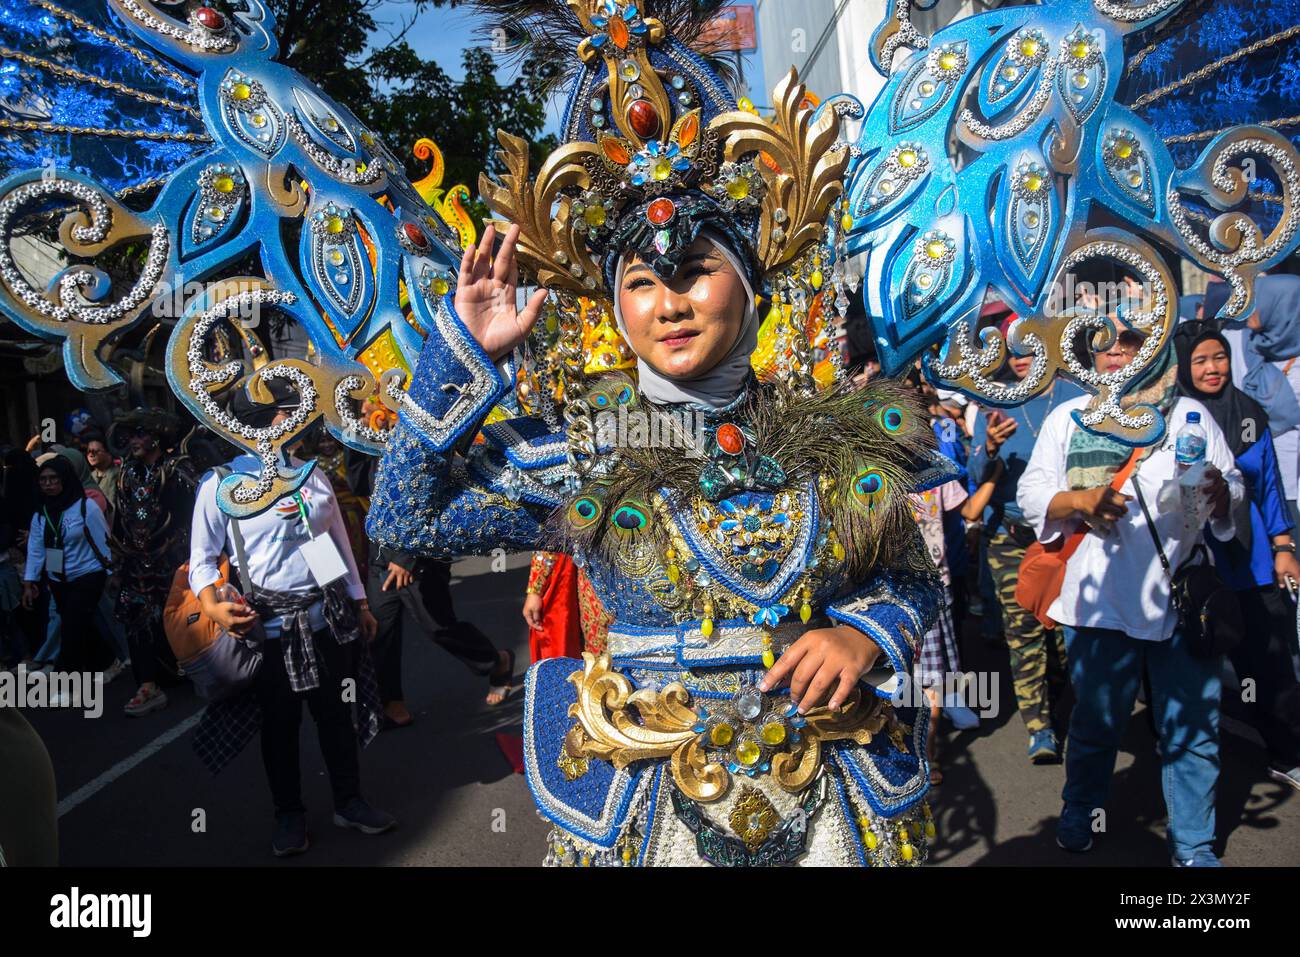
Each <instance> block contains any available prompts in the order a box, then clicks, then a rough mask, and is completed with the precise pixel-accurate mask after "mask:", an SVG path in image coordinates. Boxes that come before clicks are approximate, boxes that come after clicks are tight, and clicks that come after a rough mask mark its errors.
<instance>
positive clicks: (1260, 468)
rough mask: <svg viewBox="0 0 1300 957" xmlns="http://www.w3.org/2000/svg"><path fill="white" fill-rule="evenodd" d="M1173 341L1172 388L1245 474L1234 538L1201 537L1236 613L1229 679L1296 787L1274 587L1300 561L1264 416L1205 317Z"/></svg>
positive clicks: (1291, 684)
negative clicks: (1241, 630)
mask: <svg viewBox="0 0 1300 957" xmlns="http://www.w3.org/2000/svg"><path fill="white" fill-rule="evenodd" d="M1174 347H1175V349H1176V350H1177V352H1178V391H1179V392H1180V393H1181V394H1182V395H1186V396H1190V397H1191V398H1193V399H1197V400H1198V401H1200V402H1201V403H1202V404H1203V405H1204V406H1205V407H1206V408H1207V409H1209V411H1210V414H1211V415H1212V416H1213V417H1214V421H1215V422H1216V424H1218V426H1219V428H1220V429H1221V430H1222V432H1223V434H1224V436H1225V437H1226V438H1227V440H1228V444H1229V446H1230V447H1231V449H1232V454H1233V457H1234V458H1235V459H1236V461H1237V468H1239V469H1241V474H1242V476H1243V477H1244V478H1245V480H1246V491H1247V495H1246V499H1245V500H1244V501H1243V502H1242V504H1241V506H1240V507H1239V513H1240V514H1238V515H1237V516H1235V522H1234V524H1235V526H1236V529H1237V534H1236V537H1235V538H1233V539H1232V540H1231V541H1228V542H1220V541H1219V540H1218V539H1216V538H1214V537H1213V536H1206V538H1207V539H1208V540H1209V544H1210V550H1211V551H1212V552H1213V553H1214V564H1215V567H1216V568H1217V569H1218V571H1219V574H1220V575H1221V576H1222V577H1223V580H1224V581H1225V582H1226V583H1227V584H1228V585H1229V586H1230V587H1232V588H1233V589H1234V590H1235V591H1236V592H1237V598H1238V600H1239V601H1240V602H1241V610H1242V613H1243V616H1244V617H1245V621H1246V637H1245V639H1244V640H1243V641H1242V642H1241V643H1240V644H1238V645H1237V647H1236V648H1234V649H1233V651H1232V653H1231V655H1230V656H1229V657H1230V658H1231V659H1232V665H1233V669H1234V670H1235V671H1236V672H1237V677H1238V678H1239V679H1241V680H1242V681H1243V682H1244V681H1247V680H1250V681H1253V682H1254V690H1255V693H1254V695H1253V696H1246V695H1243V701H1244V702H1245V709H1246V713H1247V715H1248V717H1249V720H1250V721H1251V723H1252V724H1253V725H1254V726H1255V729H1256V730H1257V731H1258V732H1259V733H1260V736H1261V737H1262V738H1263V739H1264V745H1265V748H1266V750H1267V752H1268V775H1269V777H1271V778H1273V779H1274V780H1276V781H1279V782H1281V783H1283V784H1286V785H1289V786H1290V787H1292V788H1295V789H1296V790H1298V791H1300V737H1297V736H1296V734H1295V731H1294V730H1293V728H1292V727H1291V725H1290V723H1289V722H1288V721H1287V720H1285V718H1284V717H1283V715H1282V705H1281V702H1282V700H1283V698H1284V696H1285V695H1287V694H1288V693H1294V692H1293V689H1295V687H1296V676H1295V670H1294V669H1293V668H1292V667H1291V655H1290V651H1289V645H1290V643H1291V642H1292V641H1293V640H1294V635H1295V631H1294V629H1295V608H1294V606H1293V605H1291V604H1290V603H1289V602H1288V600H1287V598H1286V591H1284V589H1286V590H1290V589H1294V588H1295V587H1296V586H1300V562H1297V561H1296V545H1295V537H1294V535H1295V527H1294V524H1293V523H1292V520H1291V510H1290V508H1288V506H1287V501H1286V495H1285V492H1284V491H1283V488H1282V477H1281V475H1280V474H1279V471H1278V464H1277V455H1276V453H1275V451H1274V448H1273V436H1272V433H1271V432H1270V431H1269V428H1268V416H1267V413H1266V412H1265V411H1264V408H1263V406H1261V405H1260V404H1259V403H1258V402H1256V401H1255V400H1254V399H1252V398H1251V397H1250V396H1248V395H1246V394H1245V393H1244V392H1242V391H1241V390H1240V389H1238V388H1237V387H1236V386H1235V385H1234V384H1233V382H1232V375H1231V369H1232V349H1231V346H1230V345H1229V344H1228V341H1227V339H1225V338H1224V337H1223V335H1222V334H1221V333H1220V332H1219V331H1218V330H1217V328H1216V326H1215V324H1214V323H1212V322H1211V323H1205V322H1195V321H1193V322H1185V323H1183V324H1182V325H1180V326H1179V327H1178V331H1177V332H1176V333H1175V334H1174Z"/></svg>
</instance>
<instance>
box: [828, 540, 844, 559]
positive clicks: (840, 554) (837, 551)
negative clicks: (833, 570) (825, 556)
mask: <svg viewBox="0 0 1300 957" xmlns="http://www.w3.org/2000/svg"><path fill="white" fill-rule="evenodd" d="M831 554H832V555H834V556H835V560H836V561H837V562H842V561H844V546H843V545H841V544H840V543H839V542H836V543H835V544H834V545H832V546H831Z"/></svg>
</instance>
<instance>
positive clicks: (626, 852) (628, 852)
mask: <svg viewBox="0 0 1300 957" xmlns="http://www.w3.org/2000/svg"><path fill="white" fill-rule="evenodd" d="M631 861H632V848H630V847H625V848H623V863H624V864H629V863H631Z"/></svg>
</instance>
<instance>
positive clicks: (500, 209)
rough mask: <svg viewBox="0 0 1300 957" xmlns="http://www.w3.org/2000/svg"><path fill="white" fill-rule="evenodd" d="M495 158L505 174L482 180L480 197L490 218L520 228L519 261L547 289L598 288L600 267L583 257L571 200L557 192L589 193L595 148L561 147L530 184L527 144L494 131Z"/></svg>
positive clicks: (586, 254)
mask: <svg viewBox="0 0 1300 957" xmlns="http://www.w3.org/2000/svg"><path fill="white" fill-rule="evenodd" d="M497 139H498V140H499V141H500V143H501V147H502V148H501V151H500V153H499V154H498V155H499V157H500V159H501V162H502V163H503V164H505V167H506V169H508V170H509V173H508V174H507V175H505V176H502V177H501V182H500V183H496V182H494V181H493V180H491V179H489V178H488V176H487V174H482V175H480V177H479V191H480V192H481V193H482V194H483V195H484V196H485V197H486V198H487V202H488V205H489V206H491V207H492V210H493V212H495V213H496V214H497V215H498V216H500V217H501V219H502V220H505V221H506V222H504V223H503V222H501V221H500V220H497V221H496V225H497V226H498V228H504V227H505V226H506V225H507V224H509V223H513V224H515V225H518V226H519V246H518V255H519V261H520V263H521V264H522V265H523V267H524V268H525V269H526V270H527V271H528V272H529V273H530V274H532V276H533V277H534V278H535V279H536V281H537V282H538V283H539V284H540V285H542V286H545V287H547V288H548V289H555V290H560V289H565V290H569V291H572V292H576V293H584V294H585V293H591V292H592V291H593V290H595V289H598V288H600V286H601V285H602V280H601V272H600V267H599V266H598V265H597V263H596V261H595V260H594V259H593V258H592V256H591V254H590V253H589V252H588V251H587V247H586V243H585V241H584V240H583V239H582V238H581V237H580V235H579V234H578V233H577V231H576V230H575V229H574V223H573V219H572V214H571V209H570V207H571V205H572V198H571V197H569V196H567V195H564V194H563V193H562V192H561V191H562V190H565V189H569V188H576V189H588V188H590V186H591V177H590V174H589V173H588V172H587V165H586V164H587V162H597V161H598V156H599V153H598V149H597V147H596V145H595V144H594V143H569V144H567V145H565V146H562V147H560V148H559V149H558V150H556V151H555V152H554V153H552V154H551V156H550V157H549V158H548V159H547V161H546V162H545V163H544V164H543V165H542V168H541V169H540V170H538V173H537V179H536V181H535V182H531V181H530V180H529V170H530V166H531V163H530V160H529V156H528V143H527V142H526V141H525V140H523V139H521V138H520V137H518V136H512V135H510V134H509V133H507V132H505V131H504V130H498V131H497Z"/></svg>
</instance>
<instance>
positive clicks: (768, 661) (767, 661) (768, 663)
mask: <svg viewBox="0 0 1300 957" xmlns="http://www.w3.org/2000/svg"><path fill="white" fill-rule="evenodd" d="M774 664H776V655H774V654H772V649H771V648H768V649H767V650H766V651H764V652H763V667H764V668H771V667H772V666H773V665H774Z"/></svg>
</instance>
